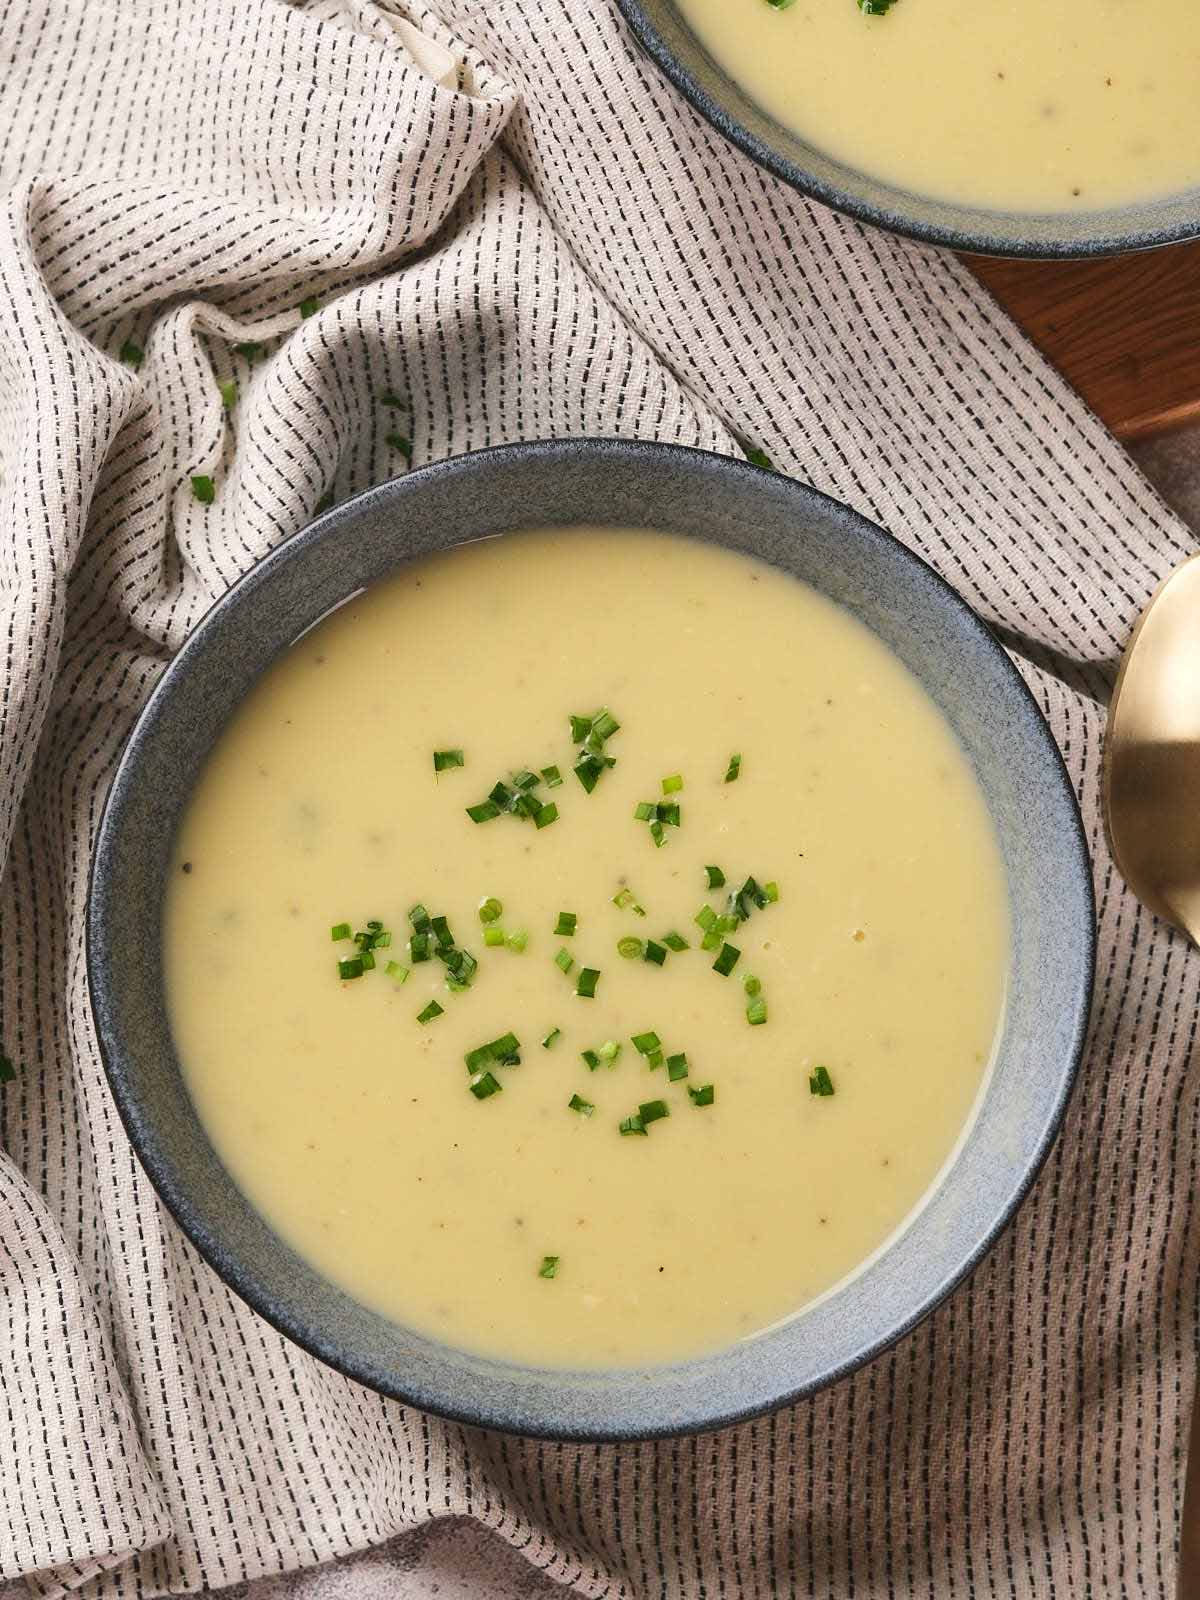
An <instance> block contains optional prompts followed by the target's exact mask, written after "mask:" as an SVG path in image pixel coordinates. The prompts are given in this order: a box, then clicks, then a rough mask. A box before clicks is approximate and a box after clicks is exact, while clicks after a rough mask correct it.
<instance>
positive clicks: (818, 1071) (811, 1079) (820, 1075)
mask: <svg viewBox="0 0 1200 1600" xmlns="http://www.w3.org/2000/svg"><path fill="white" fill-rule="evenodd" d="M808 1088H809V1093H810V1094H819V1095H830V1094H832V1093H833V1079H832V1078H831V1077H830V1076H829V1073H828V1070H827V1069H826V1068H825V1067H814V1068H813V1069H812V1071H811V1072H810V1073H809V1075H808Z"/></svg>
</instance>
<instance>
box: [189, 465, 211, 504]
mask: <svg viewBox="0 0 1200 1600" xmlns="http://www.w3.org/2000/svg"><path fill="white" fill-rule="evenodd" d="M192 493H193V494H194V495H195V497H196V499H197V500H199V502H200V504H201V505H202V506H210V505H212V503H213V501H214V500H215V499H216V498H217V491H216V489H215V488H214V486H213V481H212V479H211V478H210V477H209V476H208V474H207V473H204V472H197V473H194V474H193V475H192Z"/></svg>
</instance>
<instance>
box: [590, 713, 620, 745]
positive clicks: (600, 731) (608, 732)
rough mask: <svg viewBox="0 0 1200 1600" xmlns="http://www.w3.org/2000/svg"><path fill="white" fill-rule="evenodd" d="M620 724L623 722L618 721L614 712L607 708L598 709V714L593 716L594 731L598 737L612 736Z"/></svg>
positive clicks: (606, 737)
mask: <svg viewBox="0 0 1200 1600" xmlns="http://www.w3.org/2000/svg"><path fill="white" fill-rule="evenodd" d="M620 726H621V724H620V723H619V722H618V721H617V719H616V717H614V716H613V714H612V712H611V711H609V710H608V709H607V708H605V709H603V710H600V711H597V713H596V715H595V716H594V717H593V718H592V732H593V733H594V734H595V736H596V738H597V739H609V738H611V737H612V735H613V734H614V733H616V731H617V729H618V728H619V727H620Z"/></svg>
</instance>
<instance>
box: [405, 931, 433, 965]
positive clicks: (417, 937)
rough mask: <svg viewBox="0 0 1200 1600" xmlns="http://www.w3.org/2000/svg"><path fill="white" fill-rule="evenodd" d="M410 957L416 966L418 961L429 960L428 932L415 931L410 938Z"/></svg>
mask: <svg viewBox="0 0 1200 1600" xmlns="http://www.w3.org/2000/svg"><path fill="white" fill-rule="evenodd" d="M408 959H409V960H410V961H411V962H412V964H413V966H414V967H415V966H416V965H417V964H418V962H421V961H428V960H429V935H428V934H427V933H414V934H413V935H412V937H411V938H410V939H409V941H408Z"/></svg>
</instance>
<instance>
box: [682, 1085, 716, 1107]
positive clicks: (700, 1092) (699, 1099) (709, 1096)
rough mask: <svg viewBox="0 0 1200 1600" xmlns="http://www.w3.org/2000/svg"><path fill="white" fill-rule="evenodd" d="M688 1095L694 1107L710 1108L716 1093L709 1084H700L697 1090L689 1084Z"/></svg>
mask: <svg viewBox="0 0 1200 1600" xmlns="http://www.w3.org/2000/svg"><path fill="white" fill-rule="evenodd" d="M688 1094H689V1095H690V1096H691V1099H692V1104H693V1105H694V1106H710V1105H712V1103H713V1100H714V1099H715V1098H716V1091H715V1090H714V1089H713V1086H712V1084H711V1083H705V1084H702V1085H701V1086H700V1088H699V1089H693V1088H692V1086H691V1084H690V1083H689V1084H688Z"/></svg>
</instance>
